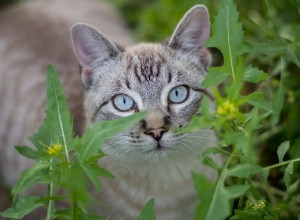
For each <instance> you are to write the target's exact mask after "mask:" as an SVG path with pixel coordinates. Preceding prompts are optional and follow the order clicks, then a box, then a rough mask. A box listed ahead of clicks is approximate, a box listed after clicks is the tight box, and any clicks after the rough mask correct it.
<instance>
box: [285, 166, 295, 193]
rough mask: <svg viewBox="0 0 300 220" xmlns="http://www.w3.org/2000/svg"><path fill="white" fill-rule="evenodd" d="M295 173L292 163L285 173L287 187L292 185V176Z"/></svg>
mask: <svg viewBox="0 0 300 220" xmlns="http://www.w3.org/2000/svg"><path fill="white" fill-rule="evenodd" d="M293 173H294V162H291V163H290V164H289V165H288V166H287V168H286V169H285V171H284V177H283V180H284V184H285V186H286V187H289V186H290V184H291V178H290V176H291V175H292V174H293Z"/></svg>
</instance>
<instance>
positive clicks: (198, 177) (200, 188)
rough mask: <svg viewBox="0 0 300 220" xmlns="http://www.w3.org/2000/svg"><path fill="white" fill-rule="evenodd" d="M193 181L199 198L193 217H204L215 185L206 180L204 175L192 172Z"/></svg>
mask: <svg viewBox="0 0 300 220" xmlns="http://www.w3.org/2000/svg"><path fill="white" fill-rule="evenodd" d="M193 182H194V185H195V188H196V189H197V192H198V194H199V198H200V199H201V201H200V203H199V204H198V205H197V211H196V217H195V219H205V216H206V214H207V210H208V209H209V205H210V202H211V199H212V196H213V193H214V190H215V185H214V184H213V183H212V182H211V181H210V180H208V179H207V177H206V176H204V175H202V174H198V173H193Z"/></svg>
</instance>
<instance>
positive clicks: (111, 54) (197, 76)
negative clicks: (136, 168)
mask: <svg viewBox="0 0 300 220" xmlns="http://www.w3.org/2000/svg"><path fill="white" fill-rule="evenodd" d="M209 33H210V24H209V16H208V12H207V9H206V7H205V6H202V5H197V6H195V7H193V8H191V9H190V10H189V11H188V12H187V13H186V14H185V16H184V17H183V18H182V20H181V21H180V22H179V24H178V25H177V27H176V29H175V31H174V33H173V35H172V36H171V38H170V39H169V40H168V41H167V42H165V43H162V44H138V45H136V46H133V47H129V48H126V49H122V48H120V47H118V46H116V45H115V44H113V43H112V42H110V41H109V40H108V39H107V38H106V37H105V36H104V35H103V34H102V33H100V32H99V31H97V30H96V29H94V28H93V27H91V26H89V25H86V24H75V25H74V26H73V27H72V40H73V47H74V51H75V54H76V56H77V58H78V61H79V63H80V65H81V67H82V80H83V83H84V85H85V87H86V95H85V110H86V117H87V120H88V121H89V122H91V123H92V122H94V121H99V120H109V119H115V118H119V117H124V116H129V115H132V114H134V113H135V112H138V111H146V112H147V115H146V117H145V119H144V120H142V121H141V122H140V123H139V124H137V125H136V126H134V127H133V128H130V129H127V130H125V131H124V132H122V133H120V134H118V135H117V136H115V137H113V138H111V139H110V140H109V141H108V143H107V146H106V147H104V148H103V151H104V152H105V153H108V154H110V155H111V157H115V158H116V159H119V160H124V161H128V160H134V162H142V163H144V162H146V161H150V162H154V161H162V160H163V161H164V160H167V159H172V158H177V157H184V156H186V155H190V154H195V153H197V152H198V151H199V150H200V149H201V148H204V147H208V145H210V144H211V142H212V141H213V139H214V135H213V133H212V131H209V130H207V131H199V132H197V133H191V134H174V133H172V132H171V131H170V128H180V127H184V126H186V125H187V124H188V122H189V121H190V119H191V117H192V115H193V114H195V113H196V112H197V110H198V109H199V106H200V104H201V100H202V98H203V96H205V95H207V94H206V91H205V90H204V89H202V88H201V87H200V84H201V82H202V81H203V79H204V76H205V73H206V70H207V67H208V66H209V65H210V60H211V58H210V54H209V52H208V50H207V49H206V48H205V47H204V46H203V43H204V41H205V40H206V39H207V38H208V37H209ZM195 150H196V151H195Z"/></svg>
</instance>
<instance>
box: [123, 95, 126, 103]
mask: <svg viewBox="0 0 300 220" xmlns="http://www.w3.org/2000/svg"><path fill="white" fill-rule="evenodd" d="M123 104H124V105H125V104H126V98H125V96H123Z"/></svg>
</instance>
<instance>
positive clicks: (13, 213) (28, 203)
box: [0, 196, 43, 219]
mask: <svg viewBox="0 0 300 220" xmlns="http://www.w3.org/2000/svg"><path fill="white" fill-rule="evenodd" d="M38 199H39V197H38V196H26V197H23V198H22V199H20V200H19V201H18V202H17V203H16V204H15V205H14V206H13V207H12V208H9V209H7V210H5V211H3V212H0V216H2V217H6V218H14V219H21V218H23V217H24V216H25V215H27V214H29V213H30V212H32V211H33V210H35V209H37V208H39V207H41V206H43V204H42V203H36V201H37V200H38Z"/></svg>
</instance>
